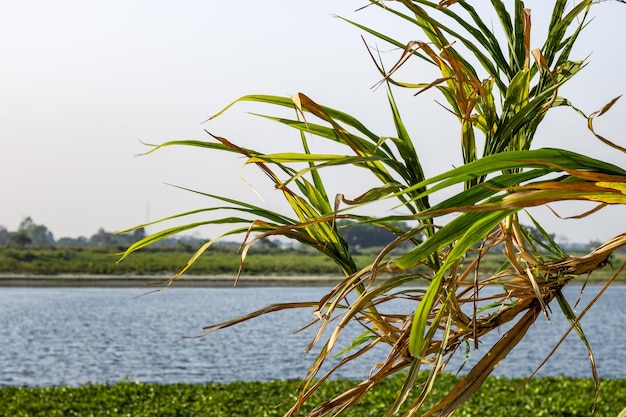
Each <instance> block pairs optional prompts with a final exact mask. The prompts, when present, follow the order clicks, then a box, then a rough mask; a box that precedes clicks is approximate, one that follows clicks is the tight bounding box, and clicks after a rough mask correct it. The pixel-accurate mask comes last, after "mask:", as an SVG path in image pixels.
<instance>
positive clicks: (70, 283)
mask: <svg viewBox="0 0 626 417" xmlns="http://www.w3.org/2000/svg"><path fill="white" fill-rule="evenodd" d="M169 278H170V276H169V275H130V276H123V275H92V274H58V275H35V274H0V287H41V288H47V287H85V288H89V287H91V288H128V287H155V288H159V287H163V286H165V285H167V284H168V280H169ZM339 280H341V277H340V276H328V275H299V276H295V275H286V276H283V275H242V276H241V277H239V280H238V281H237V286H238V287H256V286H300V285H307V286H314V285H315V286H328V285H333V284H335V283H337V282H338V281H339ZM173 285H174V286H176V287H184V288H190V287H198V288H203V287H207V288H212V287H218V288H223V287H233V286H234V285H235V276H234V275H183V276H182V277H181V278H179V279H177V280H176V281H175V282H174V284H173Z"/></svg>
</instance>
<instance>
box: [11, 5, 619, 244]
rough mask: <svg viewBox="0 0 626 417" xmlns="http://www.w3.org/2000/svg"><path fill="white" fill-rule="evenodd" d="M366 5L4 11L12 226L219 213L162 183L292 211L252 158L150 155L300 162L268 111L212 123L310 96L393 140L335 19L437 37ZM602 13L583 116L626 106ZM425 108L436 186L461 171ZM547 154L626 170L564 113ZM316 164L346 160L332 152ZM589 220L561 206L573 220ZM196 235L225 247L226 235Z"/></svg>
mask: <svg viewBox="0 0 626 417" xmlns="http://www.w3.org/2000/svg"><path fill="white" fill-rule="evenodd" d="M548 3H549V2H548ZM364 4H365V2H364V1H363V0H360V1H353V0H344V1H341V2H338V1H330V0H318V1H315V2H303V1H278V0H266V1H263V2H259V1H250V0H242V1H237V2H232V1H230V2H227V1H221V2H216V1H199V0H188V1H184V2H173V1H164V0H133V1H126V0H125V1H121V0H110V1H107V2H102V1H90V0H74V1H70V0H61V1H56V2H49V1H43V0H33V1H29V2H24V1H16V0H5V1H3V2H2V3H1V4H0V53H1V55H2V64H1V65H0V158H1V159H0V160H1V163H0V225H3V226H5V227H6V228H7V229H9V230H16V229H17V227H18V225H19V223H20V222H21V221H22V220H23V219H24V218H26V217H28V216H30V217H32V218H33V220H34V221H35V223H37V224H44V225H46V226H47V227H48V229H49V230H51V231H52V232H53V233H54V236H55V238H57V239H58V238H60V237H65V236H68V237H78V236H91V235H92V234H94V233H96V231H97V230H98V229H99V228H104V229H105V230H107V231H117V230H121V229H125V228H128V227H131V226H135V225H137V224H141V223H144V222H146V221H149V220H150V221H151V220H156V219H158V218H162V217H165V216H169V215H173V214H176V213H179V212H183V211H187V210H192V209H195V208H199V207H207V206H210V205H211V204H212V201H210V200H207V199H206V198H203V197H201V196H199V195H195V194H192V193H189V192H185V191H181V190H180V189H176V188H174V187H171V186H168V185H166V184H176V185H180V186H184V187H188V188H193V189H197V190H200V191H204V192H209V193H214V194H223V195H226V196H229V197H234V198H239V199H244V200H246V201H250V202H252V203H254V204H260V205H264V204H265V205H267V206H268V207H270V208H274V207H276V209H282V208H284V206H283V205H281V204H282V203H281V202H279V201H278V199H277V194H279V193H278V192H276V191H274V190H272V189H271V188H268V187H267V186H265V187H266V188H264V185H263V181H262V180H263V178H262V177H261V176H259V175H257V174H256V173H255V172H254V171H253V170H252V169H251V168H245V169H243V170H242V168H241V167H242V163H243V160H242V159H240V158H234V157H230V156H224V155H220V154H215V153H212V152H210V151H203V150H198V149H191V148H166V149H162V150H159V151H157V152H155V153H153V154H150V155H147V156H138V155H139V154H142V153H144V152H146V151H147V150H149V148H148V147H147V146H145V145H144V144H142V142H147V143H161V142H164V141H167V140H173V139H202V140H204V139H208V136H207V134H206V133H205V132H204V129H207V130H209V131H211V132H212V133H214V134H217V135H220V136H224V137H226V138H228V139H230V140H232V141H235V142H237V143H241V144H245V145H246V146H253V147H255V148H257V149H260V150H267V151H278V150H282V149H288V148H289V147H290V146H292V144H293V143H296V142H297V141H298V136H297V135H296V134H295V133H294V132H293V131H289V130H287V129H284V128H279V127H277V126H274V125H272V124H271V123H270V122H268V121H264V120H261V119H259V118H257V117H254V116H251V115H250V114H248V112H255V111H256V112H265V113H271V112H272V109H269V108H267V107H258V106H254V105H251V104H240V105H237V106H235V107H233V108H232V109H230V110H229V111H228V112H227V113H225V114H224V115H223V116H220V117H219V118H217V119H215V120H211V121H208V122H205V123H203V122H204V121H205V120H206V119H207V118H208V117H209V116H211V115H212V114H215V113H216V112H218V111H219V110H221V109H222V108H223V107H224V106H226V105H227V104H228V103H230V102H232V101H233V100H235V99H236V98H238V97H240V96H242V95H245V94H275V95H282V96H291V95H293V94H295V93H297V92H303V93H305V94H307V95H308V96H310V97H311V98H313V99H314V100H316V101H317V102H319V103H322V104H325V105H328V106H331V107H335V108H338V109H342V110H344V111H346V112H348V113H351V114H353V115H355V116H356V117H357V118H359V119H360V120H362V121H364V122H365V123H366V124H367V125H368V126H369V127H370V128H371V129H372V130H374V131H376V132H377V133H379V134H380V135H391V134H393V124H392V122H391V118H390V116H389V111H388V107H387V104H386V96H385V91H384V89H372V88H371V87H372V86H373V85H374V84H375V83H376V82H377V81H379V80H380V78H381V77H380V75H379V73H378V72H377V70H376V69H375V67H374V65H373V63H372V61H371V59H370V57H369V55H368V53H367V51H366V49H365V46H364V44H363V41H362V40H361V34H362V32H361V31H360V30H359V29H358V28H356V27H354V26H352V25H350V24H348V23H346V22H344V21H342V20H341V19H338V18H336V17H334V15H339V16H342V17H346V18H348V19H351V20H356V21H358V22H359V23H363V24H365V25H370V26H372V27H375V28H376V29H378V30H380V31H383V32H385V33H391V34H393V35H394V36H396V37H398V38H399V39H402V40H404V41H407V42H408V41H410V40H423V37H422V38H420V37H419V36H420V35H419V33H418V32H416V31H415V29H414V28H412V27H411V26H410V25H402V24H399V22H398V20H397V19H392V18H391V15H390V14H388V13H385V12H384V11H382V10H380V9H378V8H376V7H370V8H366V9H364V10H362V11H359V12H355V10H356V9H358V8H359V7H360V6H362V5H364ZM526 5H527V7H529V8H531V9H532V11H533V12H532V13H533V14H532V16H533V30H536V31H537V32H538V33H539V34H540V29H541V27H542V26H541V24H542V23H543V24H544V25H545V21H546V19H547V11H546V7H545V3H543V1H540V0H534V1H527V2H526ZM592 14H593V15H594V16H595V19H594V20H593V21H592V22H591V24H590V25H589V26H588V28H587V29H586V30H585V31H584V32H583V35H582V38H581V41H580V43H579V45H578V48H577V49H576V50H575V53H574V56H575V57H577V58H580V59H582V58H585V57H587V56H589V65H588V66H587V68H585V70H584V71H583V73H581V74H580V75H579V76H578V79H577V80H573V81H572V82H571V84H569V85H568V86H566V87H565V88H564V89H563V90H562V91H561V94H562V95H564V96H566V97H568V98H570V99H571V100H572V101H574V103H575V104H577V105H578V106H579V107H580V108H581V109H582V110H583V111H585V112H587V113H590V112H592V111H594V110H597V109H599V108H601V107H602V106H603V105H604V104H605V103H606V102H608V101H610V100H611V99H612V98H613V97H615V96H617V95H619V94H623V93H626V77H624V76H623V68H625V67H626V66H625V64H626V62H625V61H626V54H625V53H624V46H623V42H622V40H623V39H625V38H626V28H625V26H626V25H624V24H623V22H624V21H625V20H624V19H625V18H626V6H625V5H620V4H617V3H615V2H611V1H609V2H605V3H602V4H600V5H598V6H597V7H595V8H594V9H593V11H592ZM494 24H495V23H494ZM533 39H534V37H533ZM539 39H540V38H539V36H537V41H536V42H537V44H534V45H533V47H537V46H539V44H540V40H539ZM367 40H368V43H369V44H370V45H371V46H378V47H379V48H380V49H381V50H382V51H383V53H382V55H383V56H384V57H385V59H386V60H387V62H389V63H392V62H393V61H394V60H395V59H396V58H397V57H398V54H399V52H400V51H397V50H395V51H394V50H393V49H392V48H391V47H390V46H388V45H384V44H383V43H382V42H381V41H375V40H374V39H372V38H371V37H368V38H367ZM402 76H403V77H405V79H404V81H412V82H418V81H420V82H423V81H430V80H431V79H432V74H429V73H428V72H427V70H426V69H425V66H424V65H415V66H412V67H411V66H409V67H408V69H407V70H406V71H404V72H403V73H402ZM429 77H430V78H429ZM413 93H414V92H413V91H408V90H404V91H403V90H398V91H396V92H395V93H394V94H396V98H397V100H398V102H399V104H400V108H401V112H402V114H403V116H404V118H405V122H406V123H407V125H408V127H409V129H410V131H411V133H412V134H413V137H414V140H415V141H416V146H417V147H418V149H419V150H420V151H422V152H424V154H425V155H426V157H425V158H424V165H425V169H426V171H427V173H428V174H430V175H434V174H437V173H440V172H443V171H445V170H447V169H449V168H451V167H452V165H454V164H458V163H459V162H460V156H459V155H457V154H456V153H457V152H458V138H459V133H458V131H457V127H456V126H455V125H454V123H456V122H455V120H454V118H453V117H451V116H450V114H449V113H448V112H446V111H445V110H444V109H442V108H441V107H440V106H439V105H438V104H437V103H436V102H435V100H437V99H439V100H440V101H441V97H437V96H436V95H434V94H432V95H429V94H425V95H421V96H418V97H414V96H413ZM624 101H625V102H618V104H616V106H614V108H613V109H612V111H611V112H609V113H608V114H607V115H606V116H603V117H602V118H601V119H598V120H597V121H596V127H597V129H598V130H599V131H600V132H601V133H602V134H603V135H604V136H606V137H608V138H610V139H611V140H614V141H615V142H618V143H621V144H622V145H624V144H625V143H624V142H626V138H625V137H624V133H623V132H624V128H625V127H626V120H624V119H625V118H624V115H625V114H626V99H624ZM541 146H553V147H566V148H568V149H572V150H576V151H579V152H585V153H589V154H590V155H592V156H595V157H599V158H603V159H606V160H608V161H610V162H613V163H616V164H618V165H622V166H623V165H624V155H619V154H617V153H616V152H615V151H614V150H611V149H609V148H607V147H606V146H604V145H601V144H600V143H599V142H598V141H597V140H595V139H594V138H593V137H592V135H591V134H590V133H589V132H588V131H587V130H586V123H585V120H584V119H582V118H580V117H577V116H575V115H574V114H573V112H571V111H567V110H564V109H557V110H555V111H554V116H550V117H548V118H547V119H546V121H545V123H544V126H543V127H542V128H541V130H540V131H539V132H538V136H537V138H536V140H535V147H541ZM442 147H443V148H444V149H446V150H449V151H445V152H442V151H441V149H442ZM317 150H320V151H328V150H330V151H333V150H336V149H332V148H327V147H323V146H321V145H320V148H319V149H317ZM242 177H243V178H245V181H243V180H242ZM246 182H249V183H251V184H252V185H253V186H254V188H255V189H256V190H257V191H258V192H260V193H261V195H262V196H263V198H264V200H263V201H260V200H259V198H258V197H257V196H256V194H255V192H254V191H253V190H252V189H251V188H250V187H249V186H248V185H246ZM365 184H367V180H366V179H364V178H363V177H362V173H361V172H356V173H346V174H345V175H344V174H342V175H335V176H334V177H333V180H332V191H333V192H343V193H345V194H347V195H352V196H355V195H356V193H355V191H356V190H360V189H361V188H363V189H364V187H365ZM586 208H588V207H587V206H585V208H581V206H579V205H578V206H566V207H557V209H558V210H560V214H562V215H570V214H577V213H579V212H580V211H582V210H585V209H586ZM533 213H534V215H536V216H537V218H539V219H540V220H541V221H544V222H547V223H545V224H547V228H548V229H549V230H550V231H553V232H554V233H556V234H557V236H558V237H559V238H561V239H562V240H569V241H573V242H588V241H591V240H604V239H608V238H610V237H612V236H613V235H616V234H618V233H621V232H623V231H624V228H622V227H621V222H620V220H621V219H622V218H624V217H623V214H626V213H625V210H624V209H622V208H618V207H611V208H609V209H606V210H604V211H601V212H600V213H599V214H597V215H595V216H593V217H592V218H588V219H585V220H584V221H581V222H574V221H571V220H559V219H557V218H555V217H554V216H553V215H552V214H551V212H550V211H549V210H548V209H546V208H539V209H537V210H536V211H535V212H533ZM156 230H157V228H156V227H154V226H153V227H152V228H151V229H149V231H156ZM197 233H199V234H200V235H202V236H213V235H214V234H215V231H213V230H199V231H198V232H197Z"/></svg>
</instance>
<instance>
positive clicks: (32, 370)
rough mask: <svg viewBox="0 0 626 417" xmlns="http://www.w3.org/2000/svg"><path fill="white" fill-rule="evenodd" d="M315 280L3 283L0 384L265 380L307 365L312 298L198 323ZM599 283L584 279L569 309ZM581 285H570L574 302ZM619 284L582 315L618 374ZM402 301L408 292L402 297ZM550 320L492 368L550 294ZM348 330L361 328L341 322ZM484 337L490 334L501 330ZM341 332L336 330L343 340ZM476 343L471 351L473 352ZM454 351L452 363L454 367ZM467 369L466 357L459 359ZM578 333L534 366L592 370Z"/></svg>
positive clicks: (294, 292) (622, 345)
mask: <svg viewBox="0 0 626 417" xmlns="http://www.w3.org/2000/svg"><path fill="white" fill-rule="evenodd" d="M325 290H326V289H325V288H320V287H267V288H180V289H179V288H170V289H167V290H166V291H162V292H156V293H152V294H148V295H145V293H146V290H145V289H141V288H123V289H122V288H105V289H103V288H2V289H0V386H2V385H5V386H6V385H20V386H21V385H26V386H51V385H62V384H65V385H81V384H86V383H115V382H118V381H121V380H130V381H141V382H153V383H176V382H188V383H204V382H231V381H266V380H271V379H295V378H301V377H302V376H304V374H305V372H306V369H307V367H308V365H309V363H310V362H311V361H312V360H313V359H314V355H312V354H309V355H305V354H304V350H305V347H306V345H307V343H308V342H309V340H310V337H311V335H312V332H311V331H308V332H307V331H305V332H303V333H299V334H296V335H294V334H292V332H293V331H294V330H297V329H299V328H300V327H301V326H303V325H305V324H306V323H308V322H309V320H310V319H311V312H310V311H308V310H295V311H294V310H291V311H289V312H279V313H273V314H271V315H269V316H265V317H260V318H257V319H254V320H252V321H249V322H246V323H243V324H240V325H237V326H234V327H232V328H228V329H224V330H221V331H219V332H217V333H214V334H212V335H210V336H207V337H202V338H184V337H183V336H196V335H199V334H201V333H202V329H201V328H202V326H203V325H208V324H213V323H217V322H220V321H223V320H227V319H230V318H233V317H236V316H239V315H242V314H245V313H248V312H250V311H252V310H253V309H255V308H259V307H262V306H264V305H267V304H269V303H276V302H289V301H311V300H315V299H319V297H320V296H321V295H322V294H324V293H325ZM599 290H600V287H599V286H588V287H587V288H586V290H585V292H584V294H583V299H582V302H581V304H580V306H579V307H578V308H577V311H578V312H580V311H582V309H583V308H584V307H585V306H586V303H587V302H588V301H589V300H590V299H591V298H593V296H594V295H595V294H596V293H597V292H598V291H599ZM579 292H580V287H576V286H570V287H567V288H566V296H567V298H568V299H569V300H570V302H571V303H572V304H573V303H574V302H575V301H576V299H577V298H578V296H579ZM624 300H626V286H619V285H615V286H613V287H611V288H610V289H609V290H608V291H607V293H606V294H605V295H604V296H603V297H602V298H601V299H600V301H599V302H598V303H597V304H596V305H595V306H594V307H592V308H591V310H590V311H589V313H588V314H587V315H586V316H585V318H584V319H583V320H582V325H583V328H584V330H585V332H586V334H587V337H588V339H589V340H590V341H591V345H592V348H593V350H594V354H595V358H596V362H597V366H598V371H599V374H600V377H601V378H621V379H624V378H626V366H625V365H624V364H626V331H625V330H626V307H625V305H624ZM398 308H399V309H400V310H403V309H404V311H403V312H406V313H410V312H411V310H412V309H414V308H415V306H414V305H413V304H411V303H409V302H408V301H404V304H400V305H398ZM553 310H554V312H553V314H552V324H548V323H547V321H546V320H545V319H544V318H543V317H540V318H539V319H538V321H537V324H536V325H535V326H534V327H533V328H532V329H531V330H530V332H529V334H528V335H527V337H526V339H524V340H523V341H522V342H521V343H520V344H519V345H518V346H517V347H516V348H515V349H514V350H513V351H512V352H511V354H510V355H509V357H508V358H506V359H505V360H504V361H503V362H502V364H501V365H500V366H499V367H498V368H497V369H496V371H495V372H494V374H495V375H507V376H511V377H524V376H528V375H529V374H530V373H531V372H532V371H533V370H534V369H535V367H536V366H537V365H539V364H540V363H541V361H542V360H543V359H544V357H545V356H546V355H547V354H548V352H550V350H551V349H552V348H553V347H554V345H555V344H556V342H557V341H558V340H559V338H560V337H561V335H562V334H563V333H564V331H565V330H566V328H567V327H568V324H567V322H566V321H565V319H563V318H562V316H561V314H560V310H559V309H558V306H556V304H555V306H554V307H553ZM349 332H351V333H352V334H353V335H356V334H358V333H360V330H359V329H358V328H354V329H349ZM490 336H493V337H492V338H491V339H485V345H489V344H490V343H493V341H495V338H496V337H498V335H497V334H493V335H490ZM346 343H348V342H347V341H344V345H345V344H346ZM485 351H486V350H485V348H481V350H480V351H479V352H472V353H471V358H472V359H471V360H470V364H471V363H473V362H475V360H477V359H478V357H479V353H480V352H485ZM384 354H385V350H384V349H382V348H381V349H379V350H376V351H373V352H370V353H369V354H368V356H366V357H364V358H363V360H360V361H359V362H357V363H356V365H353V366H349V367H348V368H346V369H341V370H340V371H339V372H338V373H337V374H336V376H337V377H341V378H349V379H361V378H364V377H366V376H367V374H368V372H369V371H370V369H371V368H372V366H373V365H374V364H375V363H376V362H377V361H378V360H381V359H382V358H383V357H384ZM461 359H462V358H458V360H457V361H456V362H455V363H454V364H453V366H451V367H449V368H448V370H449V371H454V370H455V369H456V368H457V367H458V364H460V363H461ZM466 369H469V368H467V367H466ZM590 369H591V368H590V365H589V361H588V357H587V352H586V349H585V347H584V346H583V344H582V343H581V342H580V340H579V339H578V338H577V336H576V335H575V334H574V332H572V334H571V335H570V336H569V337H568V338H567V339H566V341H565V343H564V344H563V345H562V346H561V347H560V348H559V350H558V351H557V353H556V355H555V356H554V357H553V358H552V359H550V361H549V362H548V363H547V365H546V366H545V367H544V368H542V369H541V371H540V372H539V375H568V376H573V377H590V376H591V370H590Z"/></svg>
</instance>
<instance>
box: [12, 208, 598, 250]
mask: <svg viewBox="0 0 626 417" xmlns="http://www.w3.org/2000/svg"><path fill="white" fill-rule="evenodd" d="M337 225H338V227H339V230H340V232H341V234H342V236H343V237H344V239H345V240H346V242H347V243H348V245H349V246H350V248H352V250H355V251H357V252H358V251H359V250H367V249H371V248H382V247H384V246H386V245H387V244H389V243H390V242H392V241H393V240H394V239H395V238H396V235H394V233H392V232H391V231H389V230H387V229H385V228H382V227H378V226H376V225H374V224H370V223H358V222H351V221H345V220H343V221H339V222H338V224H337ZM395 226H397V229H396V232H397V231H401V230H404V231H408V230H409V229H410V226H409V225H407V224H405V223H402V222H399V223H398V224H396V225H395ZM526 229H527V230H528V232H529V233H531V234H532V235H534V236H535V237H536V238H537V239H538V240H539V241H541V240H544V239H545V236H542V234H541V233H539V231H538V230H536V229H535V228H533V227H531V226H526ZM145 236H146V231H145V229H144V228H139V229H136V230H134V231H133V232H130V233H123V234H118V233H113V232H108V231H106V230H104V229H103V228H100V229H98V231H97V232H96V233H94V234H93V235H92V236H91V237H89V238H87V237H85V236H79V237H76V238H73V237H62V238H60V239H58V240H55V238H54V235H53V233H52V232H51V231H50V230H48V228H47V227H46V226H44V225H43V224H37V223H35V222H34V221H33V219H32V218H31V217H27V218H25V219H24V220H22V222H21V223H20V224H19V226H18V228H17V230H15V231H9V230H7V228H6V227H4V226H2V225H0V247H6V248H107V249H110V248H114V249H116V250H123V249H126V248H127V247H128V246H130V245H131V244H133V243H134V242H136V241H138V240H140V239H143V238H144V237H145ZM418 238H419V236H418ZM549 238H550V239H555V236H554V235H549ZM204 242H206V239H204V238H200V237H194V236H180V237H176V238H166V239H163V240H161V241H159V242H157V243H156V244H153V245H152V246H151V250H168V249H175V250H183V251H186V252H192V251H195V250H196V249H197V248H198V247H200V245H202V244H203V243H204ZM239 244H240V242H218V243H217V244H216V247H218V248H219V249H227V250H234V251H236V249H237V248H238V247H239ZM598 245H599V242H588V243H586V244H583V243H569V244H562V246H563V247H564V248H565V249H568V250H575V251H588V250H592V249H594V248H595V247H597V246H598ZM286 246H287V247H288V248H290V249H298V245H295V246H294V245H286ZM284 247H285V244H284V243H283V244H281V242H279V241H273V240H267V239H265V240H261V241H259V242H257V243H256V244H255V245H254V247H253V248H254V250H255V251H256V252H271V251H273V250H277V249H280V248H284Z"/></svg>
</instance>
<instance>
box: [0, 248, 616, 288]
mask: <svg viewBox="0 0 626 417" xmlns="http://www.w3.org/2000/svg"><path fill="white" fill-rule="evenodd" d="M114 252H115V251H114V250H113V249H93V248H90V249H67V248H57V249H55V248H50V249H30V248H25V249H15V248H0V273H5V274H7V273H8V274H27V275H28V274H30V275H57V274H88V275H118V276H123V275H126V276H128V275H171V274H174V273H175V272H176V271H177V269H178V268H179V267H181V266H182V265H184V264H185V263H186V262H187V261H188V260H189V258H190V257H191V256H192V254H193V252H192V251H183V250H157V251H139V252H136V253H134V254H133V256H130V257H129V258H127V259H125V260H124V261H123V262H121V263H119V264H115V261H116V260H117V256H116V255H115V253H114ZM374 257H375V253H374V252H369V253H368V252H364V253H362V254H360V255H357V256H356V257H355V258H356V261H357V262H358V264H359V266H361V267H362V266H365V265H368V264H369V263H370V262H371V261H372V260H373V259H374ZM502 261H503V258H502V257H501V256H498V255H488V256H486V257H485V258H484V259H483V261H482V262H481V268H483V271H485V272H494V271H496V270H497V269H498V268H499V267H500V265H501V262H502ZM239 262H240V255H239V254H238V253H236V252H235V251H234V250H228V251H226V250H217V251H209V252H207V253H205V254H204V255H203V256H201V257H200V258H199V259H198V260H197V261H196V262H195V263H194V265H193V266H192V267H191V268H190V269H189V271H188V272H187V274H188V275H234V274H236V272H237V269H238V268H239ZM624 262H626V256H625V255H621V254H620V255H616V256H613V257H612V265H614V267H611V266H610V265H608V266H606V267H605V268H604V269H601V270H598V271H596V272H594V273H593V275H591V277H590V280H591V281H606V280H608V279H609V278H610V277H611V276H612V275H613V273H614V271H615V270H616V269H617V268H618V267H619V266H620V265H621V264H622V263H624ZM338 271H339V270H338V268H337V266H336V265H335V264H334V263H333V262H332V261H331V260H330V259H328V258H326V257H324V256H322V255H319V254H317V253H312V252H307V251H298V250H294V249H291V250H290V249H272V250H266V251H260V252H256V253H255V252H254V251H252V252H251V253H250V254H249V255H248V257H247V258H246V264H245V267H244V270H243V272H244V274H245V275H259V276H270V275H284V276H287V275H291V276H300V275H336V274H338ZM618 280H619V281H622V282H626V277H625V276H622V277H620V278H618Z"/></svg>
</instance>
